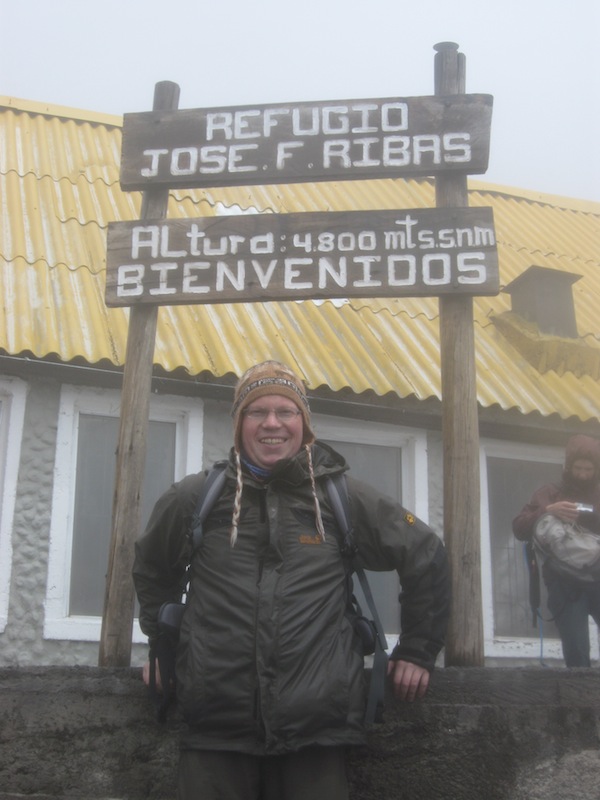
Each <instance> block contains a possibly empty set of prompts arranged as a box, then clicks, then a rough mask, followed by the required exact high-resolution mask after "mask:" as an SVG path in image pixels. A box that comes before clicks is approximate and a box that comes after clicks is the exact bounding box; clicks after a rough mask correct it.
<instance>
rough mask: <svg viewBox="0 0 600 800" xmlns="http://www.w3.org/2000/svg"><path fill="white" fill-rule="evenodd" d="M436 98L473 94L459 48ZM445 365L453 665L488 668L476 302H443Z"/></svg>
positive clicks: (457, 189) (453, 190) (460, 180)
mask: <svg viewBox="0 0 600 800" xmlns="http://www.w3.org/2000/svg"><path fill="white" fill-rule="evenodd" d="M435 49H436V51H437V52H436V55H435V93H436V95H455V94H464V92H465V72H466V70H465V57H464V55H463V54H462V53H459V52H458V45H456V44H453V43H451V42H443V43H441V44H438V45H436V46H435ZM435 189H436V205H437V207H438V208H448V207H466V206H468V204H469V198H468V192H467V179H466V176H464V175H446V174H442V175H439V176H438V177H436V179H435ZM439 305H440V359H441V375H442V432H443V450H444V538H445V542H446V547H447V550H448V557H449V560H450V567H451V573H452V611H451V615H450V626H449V630H448V641H447V644H446V665H447V666H470V667H478V666H483V664H484V648H483V612H482V596H481V546H480V508H479V502H480V483H479V424H478V413H477V389H476V371H475V335H474V326H473V300H472V298H471V297H467V296H465V295H453V296H441V297H440V300H439Z"/></svg>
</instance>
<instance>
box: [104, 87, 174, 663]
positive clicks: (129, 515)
mask: <svg viewBox="0 0 600 800" xmlns="http://www.w3.org/2000/svg"><path fill="white" fill-rule="evenodd" d="M178 105H179V86H178V85H177V84H176V83H171V82H170V81H162V82H160V83H157V84H156V86H155V89H154V105H153V109H154V110H155V111H170V110H175V109H177V107H178ZM168 202H169V190H168V189H163V188H162V187H159V188H156V189H148V190H146V191H145V192H144V195H143V199H142V211H141V219H142V220H144V219H164V218H165V217H166V215H167V205H168ZM157 318H158V306H145V307H141V306H140V307H138V306H133V307H132V308H131V310H130V314H129V330H128V334H127V349H126V353H125V368H124V372H123V389H122V394H121V421H120V429H119V441H118V445H117V466H116V480H115V492H114V498H113V517H112V538H111V545H110V552H109V558H108V569H107V575H106V592H105V596H104V614H103V617H102V632H101V636H100V651H99V657H98V664H99V666H101V667H127V666H129V664H130V662H131V633H132V629H133V610H134V587H133V581H132V578H131V570H132V567H133V557H134V542H135V539H136V537H137V535H138V532H139V529H140V522H141V520H140V500H141V494H142V482H143V478H144V464H145V460H146V438H147V432H148V417H149V407H150V391H151V382H152V363H153V359H154V345H155V339H156V321H157Z"/></svg>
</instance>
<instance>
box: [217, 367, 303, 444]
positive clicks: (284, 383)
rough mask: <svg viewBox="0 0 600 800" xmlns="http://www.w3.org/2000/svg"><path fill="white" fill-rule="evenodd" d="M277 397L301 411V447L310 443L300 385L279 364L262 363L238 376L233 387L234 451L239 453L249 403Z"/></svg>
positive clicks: (299, 382) (299, 380)
mask: <svg viewBox="0 0 600 800" xmlns="http://www.w3.org/2000/svg"><path fill="white" fill-rule="evenodd" d="M271 394H278V395H281V396H282V397H287V398H288V399H289V400H293V402H294V403H295V404H296V405H297V406H298V408H299V409H300V411H301V412H302V421H303V423H304V433H303V436H302V444H303V445H306V444H312V443H313V442H314V440H315V435H314V433H313V430H312V428H311V424H310V407H309V405H308V398H307V396H306V389H305V387H304V383H303V381H302V380H301V378H299V377H298V376H297V375H296V374H295V373H294V372H293V371H292V370H291V369H290V368H289V367H286V365H285V364H281V363H280V362H279V361H263V363H262V364H257V365H256V366H254V367H250V369H249V370H246V372H245V373H244V374H243V375H242V377H241V378H240V379H239V381H238V383H237V386H236V387H235V394H234V396H233V409H232V411H231V416H232V417H233V444H234V447H235V449H236V451H238V452H240V451H241V432H242V413H243V411H244V409H245V408H247V407H248V406H249V405H250V403H252V402H253V401H254V400H256V399H257V398H259V397H266V396H267V395H271Z"/></svg>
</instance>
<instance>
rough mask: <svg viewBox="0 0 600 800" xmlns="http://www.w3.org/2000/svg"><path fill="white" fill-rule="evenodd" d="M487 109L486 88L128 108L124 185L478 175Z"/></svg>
mask: <svg viewBox="0 0 600 800" xmlns="http://www.w3.org/2000/svg"><path fill="white" fill-rule="evenodd" d="M491 116H492V97H491V95H487V94H463V95H450V96H447V97H442V96H433V97H409V98H389V99H381V100H336V101H330V102H315V103H295V104H282V105H268V106H243V107H237V108H213V109H191V110H180V111H148V112H142V113H137V114H125V115H124V118H123V145H122V151H121V187H122V188H123V189H124V190H125V191H133V190H143V189H146V188H148V187H151V186H155V185H160V186H164V187H167V186H168V187H173V188H175V187H178V186H186V187H198V188H201V187H209V186H212V187H217V186H242V185H254V184H269V183H298V182H301V181H311V182H312V181H334V180H360V179H372V178H403V177H409V176H418V175H421V176H423V175H436V174H438V173H442V172H460V173H465V174H473V175H475V174H481V173H484V172H485V171H486V170H487V166H488V159H489V142H490V128H491Z"/></svg>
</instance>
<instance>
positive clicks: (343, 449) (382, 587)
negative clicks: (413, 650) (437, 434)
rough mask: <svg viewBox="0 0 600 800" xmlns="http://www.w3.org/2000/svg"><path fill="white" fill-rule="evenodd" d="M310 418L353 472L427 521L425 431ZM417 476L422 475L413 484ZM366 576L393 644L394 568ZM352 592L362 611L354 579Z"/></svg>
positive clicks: (395, 617)
mask: <svg viewBox="0 0 600 800" xmlns="http://www.w3.org/2000/svg"><path fill="white" fill-rule="evenodd" d="M314 418H315V424H316V425H317V426H318V429H319V439H321V440H322V441H324V442H327V443H328V444H330V445H331V446H332V447H334V448H335V449H336V450H337V451H338V452H339V453H341V455H343V456H344V457H345V458H346V460H347V461H348V463H349V465H350V472H351V474H352V475H353V476H354V477H356V478H358V479H360V480H364V481H365V483H368V484H370V485H371V486H374V487H377V488H378V489H379V490H380V491H381V492H382V493H383V494H387V495H389V496H390V497H393V498H395V499H397V500H398V501H399V502H402V503H403V505H405V506H406V507H407V508H409V509H410V510H411V511H413V512H414V513H415V514H416V515H417V516H418V517H420V518H421V519H423V520H425V521H426V520H427V516H428V492H427V477H426V476H427V463H426V437H425V434H423V433H418V432H415V431H403V430H402V429H399V428H397V427H395V426H391V425H384V424H377V423H368V422H364V421H362V420H361V421H360V422H358V421H352V420H333V419H331V418H327V417H317V415H314ZM418 475H419V476H422V477H423V479H422V480H421V481H419V482H418V483H417V476H418ZM368 578H369V585H370V586H371V590H372V592H373V597H374V599H375V603H376V605H377V610H378V612H379V615H380V617H381V621H382V624H383V627H384V629H385V631H386V634H387V636H388V644H389V645H390V646H391V647H393V646H394V645H395V644H396V640H397V637H398V632H399V630H400V618H399V605H398V594H399V591H400V586H399V582H398V576H397V574H396V573H395V572H368ZM355 591H356V595H357V597H358V599H359V602H360V604H361V606H362V608H363V611H364V612H365V613H366V614H368V609H367V605H366V602H365V601H364V597H363V595H362V592H361V590H360V587H359V585H358V581H355Z"/></svg>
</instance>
